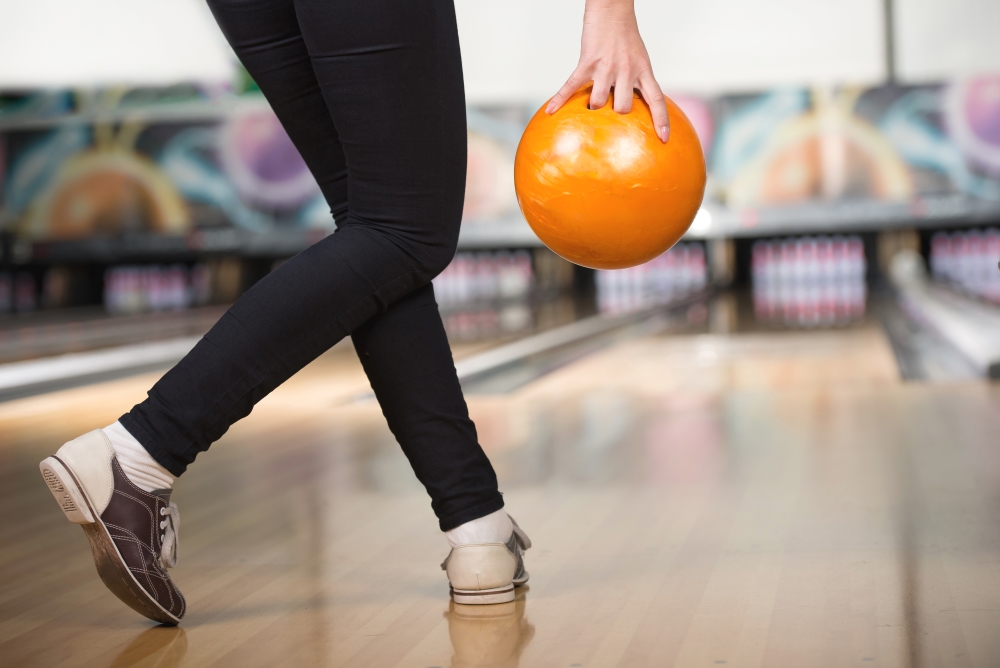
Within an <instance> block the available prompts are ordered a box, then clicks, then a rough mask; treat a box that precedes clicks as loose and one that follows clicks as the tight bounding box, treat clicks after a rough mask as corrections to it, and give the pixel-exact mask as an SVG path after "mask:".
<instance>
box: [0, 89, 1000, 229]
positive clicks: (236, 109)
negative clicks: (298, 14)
mask: <svg viewBox="0 0 1000 668" xmlns="http://www.w3.org/2000/svg"><path fill="white" fill-rule="evenodd" d="M673 97H674V99H675V100H676V101H677V102H678V104H680V106H681V107H682V108H683V109H684V110H685V112H686V113H687V114H688V116H689V117H690V118H691V120H692V122H693V124H694V125H695V128H696V129H697V131H698V134H699V137H700V138H701V140H702V144H703V146H704V148H705V151H706V155H707V156H708V164H709V172H710V176H709V188H708V192H707V197H708V198H709V199H710V200H712V201H714V202H715V203H716V204H718V205H719V206H724V207H729V208H733V209H744V208H756V209H764V208H768V207H784V206H788V205H798V204H803V203H818V204H823V203H829V202H838V201H888V202H907V201H912V200H914V199H919V198H923V197H929V196H938V195H962V196H966V197H969V198H974V199H978V200H984V201H989V202H996V201H1000V75H984V76H979V77H974V78H970V79H967V80H961V81H955V82H950V83H945V84H937V85H926V86H909V87H906V86H903V87H876V88H857V87H839V88H831V89H817V90H809V89H788V90H773V91H766V92H762V93H759V94H743V95H734V96H720V97H715V98H703V97H697V96H690V95H675V96H673ZM245 99H246V101H245V102H240V103H239V104H235V105H232V106H233V112H232V113H228V114H217V115H216V116H217V117H215V118H211V117H210V115H206V117H205V118H203V119H201V120H183V119H180V120H178V119H174V118H171V117H170V116H169V114H158V112H157V109H158V107H157V106H156V104H152V105H147V106H146V107H145V108H144V110H143V113H141V114H134V115H130V114H128V113H124V112H123V113H119V114H118V116H117V117H116V118H117V120H115V121H113V122H103V123H102V122H95V121H86V120H83V117H82V116H81V115H79V114H78V115H74V114H73V113H70V112H72V110H73V109H72V107H73V102H72V97H71V96H69V95H68V94H58V93H44V94H39V95H37V96H33V97H32V96H27V97H23V98H21V99H18V100H16V103H17V104H10V103H8V104H6V106H5V104H4V100H3V99H0V184H2V189H0V204H2V218H0V220H2V221H3V226H4V228H5V229H6V230H8V231H11V232H14V233H15V234H17V235H18V236H21V237H24V238H27V239H32V240H72V239H80V238H84V237H88V236H93V235H103V236H114V235H119V234H124V233H130V232H140V233H141V232H146V233H152V234H169V235H173V234H184V233H187V232H190V231H191V230H193V229H197V228H212V227H233V228H237V229H241V230H247V231H262V230H269V231H273V230H280V229H300V230H301V229H318V230H330V229H332V228H333V226H334V221H333V220H332V218H331V216H330V213H329V208H328V207H327V205H326V203H325V202H324V201H323V199H322V197H321V196H320V194H319V189H318V187H317V186H316V183H315V181H314V180H313V179H312V176H311V175H310V174H309V172H308V170H307V169H306V166H305V164H304V163H303V161H302V159H301V158H300V157H299V155H298V152H297V151H296V150H295V147H294V146H293V145H292V143H291V141H290V140H289V139H288V136H287V135H286V134H285V132H284V130H283V129H282V128H281V125H280V124H279V123H278V121H277V119H276V118H275V116H274V115H273V113H272V112H271V111H270V110H269V109H268V108H267V106H266V105H265V104H263V102H262V101H261V100H260V98H259V96H254V95H253V94H251V95H249V96H245ZM8 102H9V101H8ZM163 108H164V109H166V108H167V106H164V107H163ZM11 110H13V111H11ZM532 112H533V109H531V108H520V107H518V108H511V109H470V110H469V114H468V119H469V172H468V186H467V196H466V205H465V220H466V223H467V224H469V225H477V224H484V223H487V224H503V223H504V222H511V221H513V222H517V221H518V220H519V215H518V212H517V203H516V200H515V197H514V191H513V178H512V172H513V169H512V168H513V156H514V151H515V149H516V146H517V141H518V139H519V137H520V133H521V130H522V129H523V127H524V124H525V122H526V120H527V118H528V117H529V116H530V114H531V113H532ZM12 114H14V116H12ZM12 117H15V118H16V120H17V121H18V122H16V123H15V122H10V120H9V119H10V118H12ZM32 118H37V119H39V120H38V122H35V123H31V122H25V120H26V119H28V120H30V119H32ZM97 118H99V116H98V117H97ZM5 119H6V122H5ZM140 119H146V120H140Z"/></svg>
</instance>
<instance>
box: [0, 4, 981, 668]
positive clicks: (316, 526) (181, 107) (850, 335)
mask: <svg viewBox="0 0 1000 668" xmlns="http://www.w3.org/2000/svg"><path fill="white" fill-rule="evenodd" d="M357 1H364V0H357ZM583 5H584V3H583V1H582V0H504V1H503V2H487V1H486V0H456V7H457V11H458V21H459V29H460V36H461V41H462V50H463V58H464V67H465V83H466V93H467V100H468V128H469V162H468V184H467V194H466V200H465V210H464V220H463V224H462V231H461V236H460V241H459V250H458V254H457V256H456V257H455V259H454V261H453V262H452V264H451V265H450V266H449V267H448V268H447V270H445V271H444V273H442V274H441V275H440V276H439V277H437V278H436V279H435V281H434V286H435V293H436V296H437V300H438V302H439V304H440V306H441V310H442V315H443V318H444V321H445V326H446V329H447V331H448V335H449V338H450V340H451V343H452V348H453V351H454V353H455V358H456V361H457V369H458V373H459V377H460V379H461V380H462V383H463V387H464V389H465V392H466V396H467V400H468V404H469V408H470V413H471V415H472V417H473V419H474V420H475V422H476V425H477V429H478V434H479V439H480V442H481V443H482V445H483V448H484V450H485V451H486V453H487V454H488V456H489V457H490V459H491V461H492V462H493V464H494V467H495V468H496V470H497V473H498V477H499V480H500V484H501V489H502V490H504V491H505V493H506V494H507V495H506V497H505V500H506V503H507V504H508V507H509V508H510V509H511V512H512V513H514V514H515V515H516V517H517V518H518V521H519V522H520V523H521V525H522V526H524V527H525V528H526V530H527V531H528V532H529V534H530V535H531V536H532V537H533V539H534V540H535V547H534V548H533V550H532V551H531V552H529V554H528V567H529V569H530V571H531V573H532V580H531V587H533V588H534V591H532V592H531V593H530V594H525V593H524V592H525V590H524V589H522V590H520V591H521V594H519V598H518V601H517V603H516V605H515V604H514V603H511V604H509V607H508V609H501V608H502V606H482V607H484V608H491V610H490V611H485V612H482V613H475V612H470V611H469V610H463V608H468V607H470V606H454V605H452V606H450V607H449V604H448V597H447V583H446V582H445V580H444V578H443V576H442V574H441V573H440V572H439V571H437V568H436V564H438V563H439V562H440V559H441V557H442V556H443V555H444V553H445V552H444V550H445V545H444V542H443V540H442V538H441V536H440V535H439V533H438V532H437V530H436V526H435V524H434V522H433V517H432V516H431V512H430V510H429V509H428V508H427V500H426V495H425V493H424V491H423V489H422V488H421V487H420V485H419V484H418V483H417V482H416V481H415V479H414V477H413V474H412V471H411V470H410V467H409V463H408V462H407V460H406V459H405V457H404V456H403V455H402V454H401V453H400V451H399V448H398V446H397V444H396V443H395V441H394V439H393V436H392V434H391V433H390V432H389V430H388V429H387V427H386V425H385V420H384V418H383V416H382V414H381V413H380V412H379V407H378V405H377V402H375V401H374V397H373V395H372V393H371V390H370V386H369V385H368V383H367V380H366V378H365V376H364V374H363V371H362V369H361V367H360V364H359V363H358V361H357V359H356V356H355V354H354V351H353V349H352V348H351V345H350V343H349V342H345V343H344V344H343V345H337V346H335V347H334V348H333V349H332V350H331V351H330V352H329V353H327V354H325V355H323V356H321V357H320V358H319V359H318V360H317V361H316V362H314V363H313V364H311V365H310V366H309V367H307V368H306V369H304V370H303V371H302V372H300V373H299V374H297V375H296V376H295V377H294V378H292V379H291V380H289V381H288V382H287V383H286V384H285V385H283V386H282V387H281V388H279V389H278V390H276V391H275V392H274V393H272V394H271V395H270V396H268V397H267V398H266V399H265V400H264V401H262V402H261V403H260V404H259V405H258V406H257V407H256V408H255V409H254V412H253V415H252V416H250V417H248V418H247V419H246V420H243V421H241V422H240V423H238V424H237V425H235V426H234V427H233V429H232V430H231V431H230V432H229V433H228V434H227V435H226V436H225V437H224V438H223V439H222V441H221V442H220V443H219V444H218V445H217V446H213V448H212V449H211V451H210V452H208V453H205V454H204V455H202V456H200V457H199V459H198V465H197V466H194V467H192V468H191V470H190V472H189V473H187V474H185V476H184V477H183V479H182V481H181V482H180V483H179V484H178V496H177V497H175V498H177V499H179V503H180V504H181V507H182V508H190V509H192V510H187V511H185V512H186V513H188V514H187V515H186V517H187V519H186V520H185V539H184V540H185V542H184V547H183V548H182V561H183V565H181V566H179V567H178V569H177V570H176V571H175V575H176V578H177V581H178V583H179V584H180V586H181V587H182V589H184V591H185V594H186V595H188V597H189V598H188V600H189V601H190V602H191V614H190V615H189V616H188V618H187V619H186V620H185V626H184V627H180V628H177V629H163V628H154V629H148V628H147V627H145V626H140V625H139V623H138V620H134V621H136V624H135V625H133V626H132V627H129V626H127V625H126V622H125V621H123V620H124V619H126V617H125V616H126V615H131V613H130V612H129V611H128V610H126V609H125V608H124V606H121V605H120V603H119V602H118V601H117V600H115V599H114V598H113V597H112V596H110V595H109V594H108V593H107V592H106V591H104V589H103V585H102V584H101V583H100V582H99V581H98V580H97V578H94V577H93V566H92V564H91V561H90V556H89V553H87V551H86V548H85V547H84V545H83V539H82V537H81V536H80V535H79V531H78V530H77V529H76V528H75V527H72V526H70V525H69V524H68V523H66V522H65V521H64V520H63V519H62V517H60V516H58V514H57V513H55V509H54V508H52V507H51V501H50V500H49V499H48V496H49V494H48V493H47V492H46V491H45V488H44V487H43V486H42V485H41V483H40V481H39V480H38V479H37V462H38V461H39V460H40V459H41V458H42V457H45V456H47V455H49V454H51V452H52V451H53V449H54V448H55V447H57V446H58V444H59V443H62V442H64V441H66V440H69V439H71V438H74V437H75V436H77V435H79V434H81V433H84V432H86V431H88V430H91V429H95V428H99V427H102V426H104V425H107V424H109V423H111V422H113V421H114V420H116V419H117V417H118V416H119V415H121V413H122V412H123V411H125V410H127V409H128V407H129V406H131V405H132V404H134V403H135V402H137V401H141V400H142V399H143V397H144V395H145V392H146V391H147V390H148V388H149V387H150V386H151V385H152V384H153V383H154V382H155V381H156V379H157V378H158V377H159V375H160V374H162V373H163V372H164V370H165V369H167V368H169V367H170V366H171V365H172V364H173V363H174V362H176V361H177V360H179V359H180V358H181V357H182V356H183V355H184V354H185V353H186V352H187V351H188V350H189V349H190V348H191V347H192V346H193V345H194V343H195V342H196V341H197V340H198V337H200V336H201V335H202V334H203V333H204V332H205V331H207V330H208V328H209V327H211V326H212V324H213V323H214V322H215V321H216V320H217V319H218V318H219V317H220V316H221V314H222V313H223V312H224V310H225V309H226V308H227V305H228V304H230V303H232V302H233V301H234V300H235V299H237V298H238V297H239V296H240V294H242V293H243V292H244V291H245V290H247V289H248V288H249V287H250V286H251V285H253V284H254V283H255V282H256V281H259V280H260V279H262V278H263V277H265V276H266V275H267V274H268V273H269V272H270V271H272V270H273V269H274V268H275V267H277V266H279V265H280V264H281V263H282V262H284V261H286V260H287V259H288V258H290V257H291V256H293V255H294V254H295V253H297V252H299V251H301V250H302V249H303V248H306V247H307V246H308V245H309V244H312V243H315V242H316V241H318V240H320V239H322V238H324V237H325V236H326V235H328V234H331V233H332V232H333V229H334V225H333V220H332V219H331V216H330V213H329V210H328V208H327V206H326V204H325V202H324V201H323V200H322V198H321V197H320V195H319V190H318V188H317V186H316V184H315V182H314V181H313V179H312V177H311V176H310V174H309V173H308V171H307V170H306V168H305V166H304V164H303V162H302V160H301V158H300V156H299V155H298V153H297V152H296V150H295V148H294V146H293V145H292V144H291V142H290V141H289V139H288V137H287V136H286V134H285V133H284V131H283V130H282V128H281V126H280V124H279V123H278V121H277V119H276V118H275V116H274V114H273V113H272V112H271V110H270V109H269V107H268V105H267V103H266V102H265V100H264V99H263V97H262V96H261V94H260V92H259V90H258V89H257V87H256V86H255V84H254V82H253V81H252V80H251V79H250V78H249V77H248V76H247V74H246V72H245V71H244V70H243V69H242V68H241V67H240V65H239V63H238V62H236V60H235V58H234V57H233V54H232V52H231V50H230V49H229V47H228V46H227V45H226V43H225V41H224V39H223V38H222V36H221V34H220V33H219V31H218V29H217V27H216V26H215V23H214V21H213V19H212V17H211V15H210V13H209V11H208V9H207V7H206V6H205V4H204V3H203V0H169V1H168V0H30V1H27V2H26V1H24V0H0V502H4V503H7V504H8V506H6V507H10V508H14V509H15V510H16V512H13V513H4V514H2V517H3V520H0V545H6V546H10V547H9V549H5V550H0V588H2V589H3V591H2V595H0V601H2V603H0V656H3V657H4V658H6V659H7V660H8V662H10V663H11V665H46V666H48V665H57V664H58V665H69V664H79V665H114V666H122V665H133V664H135V663H138V658H142V657H146V658H149V657H152V656H154V655H156V656H159V654H157V652H159V653H160V654H162V655H163V656H164V657H166V658H164V660H163V662H162V663H157V665H174V664H175V663H180V660H179V659H178V657H184V656H185V652H187V659H188V660H190V661H194V662H196V663H199V665H202V664H207V663H210V662H212V661H216V660H218V663H217V664H215V665H241V666H243V665H279V664H294V665H321V664H326V663H330V664H331V665H369V666H383V665H413V666H424V667H426V666H431V665H434V666H444V665H451V666H454V667H456V668H457V667H459V666H465V667H467V666H473V665H489V666H517V665H525V666H528V665H543V666H553V665H568V666H581V665H588V666H589V665H622V666H640V665H645V666H667V665H685V666H686V665H691V666H705V665H715V664H723V663H727V662H729V663H730V664H732V665H748V666H749V665H754V666H756V665H788V666H811V665H838V666H840V665H887V666H910V667H916V666H923V665H962V666H966V665H968V666H972V665H979V666H996V665H1000V643H998V639H1000V621H998V620H1000V618H998V616H997V614H998V613H997V610H998V609H1000V587H998V586H996V585H997V569H996V564H997V563H998V562H1000V521H998V509H1000V500H998V499H1000V497H998V494H997V490H1000V454H998V453H1000V451H998V449H997V447H996V443H997V435H998V434H1000V410H998V405H1000V386H997V385H996V384H995V383H993V382H991V380H992V379H995V378H997V377H1000V336H998V335H997V332H1000V272H998V266H997V263H998V259H1000V39H998V38H997V29H998V27H1000V2H997V0H808V1H804V0H755V1H748V0H698V1H696V2H680V1H679V0H636V12H637V14H638V18H639V25H640V30H641V32H642V35H643V38H644V39H645V43H646V45H647V47H648V50H649V53H650V55H651V57H652V60H653V66H654V70H655V74H656V76H657V77H658V79H659V81H660V83H661V84H662V86H663V88H664V90H665V92H666V93H667V94H668V95H670V96H671V97H672V98H673V99H674V100H675V101H676V102H677V103H678V104H679V105H680V106H681V108H682V109H683V110H684V111H685V113H686V114H687V116H688V117H689V118H690V120H691V121H692V123H693V125H694V126H695V128H696V129H697V132H698V135H699V137H700V139H701V142H702V145H703V147H704V151H705V155H706V158H707V163H708V187H707V191H706V195H705V199H704V202H703V204H702V206H701V209H700V211H699V213H698V216H697V218H696V219H695V221H694V224H693V225H692V227H691V229H690V231H689V232H688V233H687V235H686V236H685V237H684V238H683V239H682V240H681V241H680V243H678V244H677V246H675V247H674V248H673V249H671V250H670V251H669V252H667V253H666V254H664V255H663V256H661V257H659V258H656V259H654V260H652V261H651V262H649V263H647V264H646V265H643V266H640V267H635V268H632V269H628V270H622V271H592V270H588V269H583V268H580V267H577V266H574V265H571V264H569V263H568V262H566V261H564V260H562V259H560V258H559V257H557V256H555V255H554V254H552V253H551V252H549V251H548V250H547V249H546V248H544V247H543V246H542V245H541V244H540V243H539V242H538V240H537V238H536V237H535V236H534V234H533V233H532V232H531V230H530V228H529V227H528V226H527V224H526V223H525V221H524V219H523V218H522V217H521V215H520V212H519V210H518V206H517V202H516V199H515V195H514V189H513V160H514V154H515V150H516V147H517V143H518V141H519V138H520V136H521V133H522V130H523V129H524V127H525V125H526V123H527V121H528V119H529V118H530V117H531V115H532V114H533V113H534V112H535V110H536V109H538V108H539V107H540V106H541V105H542V104H543V103H544V102H545V101H546V100H547V99H548V97H549V96H550V95H552V94H553V93H554V92H555V91H556V90H558V88H559V87H560V86H561V85H562V84H563V82H564V81H565V79H566V77H568V76H569V74H570V73H571V71H572V70H573V68H574V66H575V64H576V60H577V57H578V55H579V40H580V32H581V25H582V14H583ZM28 537H30V538H28ZM72 540H76V541H77V543H71V542H70V541H72ZM60 541H62V542H60ZM55 545H58V546H59V548H58V549H54V548H53V546H55ZM64 548H65V549H64ZM428 564H430V566H428ZM185 569H187V570H185ZM494 608H495V609H494ZM526 611H527V612H526ZM529 620H530V621H529ZM990 628H992V629H993V631H990V630H989V629H990ZM95 629H97V631H98V632H99V634H100V635H95ZM185 629H187V630H186V631H185ZM185 633H186V634H187V635H185ZM95 638H97V639H98V640H95ZM188 643H190V647H189V645H188ZM171 656H173V657H174V659H176V660H174V661H173V663H171V661H170V660H167V659H169V658H170V657H171ZM101 657H103V659H102V658H101ZM137 657H138V658H137ZM449 657H450V659H449ZM154 658H155V657H154ZM150 660H152V659H150ZM449 660H450V662H451V663H448V662H449ZM863 662H872V663H863ZM142 665H148V664H142Z"/></svg>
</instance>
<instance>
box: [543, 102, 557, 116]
mask: <svg viewBox="0 0 1000 668" xmlns="http://www.w3.org/2000/svg"><path fill="white" fill-rule="evenodd" d="M555 110H556V103H555V102H549V106H547V107H545V113H546V114H551V113H552V112H553V111H555Z"/></svg>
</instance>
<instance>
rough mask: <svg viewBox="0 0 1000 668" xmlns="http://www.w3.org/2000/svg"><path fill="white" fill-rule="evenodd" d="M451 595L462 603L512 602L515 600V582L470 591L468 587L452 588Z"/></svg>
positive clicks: (456, 601)
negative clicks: (494, 587) (504, 585)
mask: <svg viewBox="0 0 1000 668" xmlns="http://www.w3.org/2000/svg"><path fill="white" fill-rule="evenodd" d="M451 597H452V598H453V599H454V600H455V603H461V604H462V605H492V604H494V603H510V602H511V601H513V600H514V584H513V583H511V584H509V585H507V586H506V587H497V588H496V589H481V590H478V591H470V590H467V589H455V588H454V587H452V589H451Z"/></svg>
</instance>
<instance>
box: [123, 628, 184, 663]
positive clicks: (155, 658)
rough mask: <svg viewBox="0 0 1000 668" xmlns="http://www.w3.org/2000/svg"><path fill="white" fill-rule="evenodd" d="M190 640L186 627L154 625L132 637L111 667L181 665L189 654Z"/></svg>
mask: <svg viewBox="0 0 1000 668" xmlns="http://www.w3.org/2000/svg"><path fill="white" fill-rule="evenodd" d="M187 648H188V642H187V634H186V633H185V632H184V629H182V628H180V627H178V626H174V627H170V626H154V627H153V628H151V629H146V630H145V631H143V632H142V633H140V634H139V635H137V636H136V637H135V638H133V639H132V642H130V643H129V644H128V645H126V646H125V649H123V650H122V651H121V653H120V654H118V656H117V657H115V660H114V661H113V662H112V663H111V668H125V667H126V666H137V665H141V666H144V667H145V668H173V666H179V665H180V663H181V660H182V659H183V658H184V655H185V654H187Z"/></svg>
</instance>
